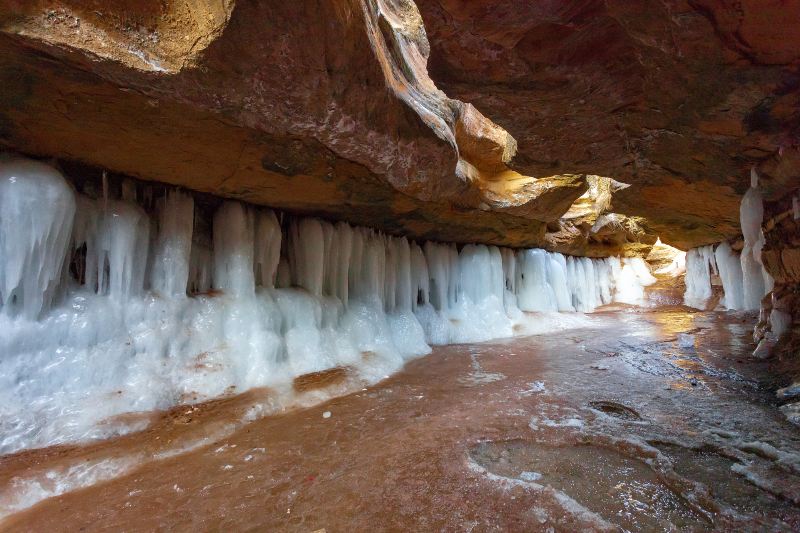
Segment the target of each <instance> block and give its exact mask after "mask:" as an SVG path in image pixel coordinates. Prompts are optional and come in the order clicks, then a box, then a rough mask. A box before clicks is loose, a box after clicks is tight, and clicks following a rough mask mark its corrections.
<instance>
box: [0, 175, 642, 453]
mask: <svg viewBox="0 0 800 533" xmlns="http://www.w3.org/2000/svg"><path fill="white" fill-rule="evenodd" d="M112 185H114V184H112ZM112 191H114V192H112ZM160 191H161V192H156V191H155V189H153V188H152V186H147V187H145V186H141V185H137V184H135V183H133V182H123V183H121V184H119V187H116V186H113V187H112V186H109V184H108V183H106V182H103V183H102V186H100V187H92V186H91V184H83V185H82V191H80V192H78V191H77V190H76V189H75V186H73V185H72V184H70V183H68V182H67V181H66V180H65V179H64V177H63V176H62V175H61V174H60V173H59V172H58V171H57V170H55V169H54V168H51V167H49V166H47V165H44V164H42V163H38V162H34V161H28V160H22V159H7V160H3V161H0V305H2V308H1V310H0V435H2V441H1V442H0V452H11V451H14V450H19V449H23V448H29V447H39V446H46V445H51V444H55V443H62V442H67V441H75V440H85V439H89V438H97V437H103V436H107V435H109V434H110V433H113V432H115V431H122V430H124V429H120V427H119V426H117V425H114V424H112V423H110V422H109V421H111V420H113V419H114V417H115V416H116V415H120V414H123V413H128V412H135V411H150V410H154V409H164V408H168V407H170V406H173V405H176V404H179V403H183V402H195V401H201V400H205V399H208V398H212V397H215V396H219V395H223V394H227V393H231V392H234V391H235V392H241V391H244V390H247V389H250V388H253V387H263V386H266V387H272V388H275V389H276V390H279V389H280V390H286V389H291V387H292V380H293V379H294V378H295V377H297V376H301V375H304V374H308V373H313V372H318V371H322V370H325V369H331V368H335V367H346V368H348V369H349V370H350V371H351V372H353V373H354V374H356V375H357V376H358V378H359V379H362V380H364V381H367V382H374V381H376V380H378V379H380V378H382V377H384V376H386V375H387V374H389V373H391V372H393V371H395V370H397V369H398V368H400V367H401V366H402V365H403V363H404V361H406V360H407V359H409V358H412V357H416V356H420V355H422V354H426V353H428V352H429V351H430V347H429V346H430V345H431V344H445V343H453V342H478V341H484V340H488V339H492V338H498V337H508V336H512V335H515V334H533V333H544V332H550V331H555V330H558V329H561V328H564V327H570V326H576V325H581V324H583V323H584V322H582V321H581V319H580V316H579V315H574V314H573V315H567V314H559V312H572V311H581V312H587V311H592V310H593V309H594V308H595V307H597V306H599V305H602V304H607V303H610V302H612V301H620V302H627V303H633V304H635V303H637V302H639V301H640V300H641V299H642V294H643V287H644V286H645V285H647V284H649V283H652V282H654V281H655V280H654V278H652V276H651V275H650V273H649V270H648V269H647V267H646V265H645V264H644V262H643V261H642V260H641V259H638V258H637V259H619V258H608V259H588V258H576V257H564V256H562V255H560V254H554V253H548V252H546V251H543V250H537V249H528V250H511V249H500V248H497V247H493V246H483V245H467V246H463V247H462V248H461V249H460V250H459V249H458V248H457V247H456V246H455V245H452V244H442V243H435V242H425V243H422V244H418V243H415V242H411V241H408V240H407V239H405V238H402V237H392V236H388V235H384V234H381V233H378V232H375V231H372V230H369V229H366V228H360V227H352V226H350V225H348V224H346V223H343V222H339V223H336V224H332V223H329V222H325V221H322V220H317V219H313V218H292V217H288V216H280V217H279V216H278V215H276V214H275V213H273V212H272V211H270V210H268V209H261V208H256V207H253V206H248V205H245V204H242V203H239V202H232V201H226V202H222V203H221V204H219V205H218V206H217V207H216V208H215V209H214V210H213V213H212V214H209V213H208V212H207V211H206V212H204V211H203V210H202V209H198V206H196V205H195V201H194V198H193V197H192V196H191V195H189V194H186V193H184V192H181V191H178V190H169V189H163V188H162V189H161V190H160Z"/></svg>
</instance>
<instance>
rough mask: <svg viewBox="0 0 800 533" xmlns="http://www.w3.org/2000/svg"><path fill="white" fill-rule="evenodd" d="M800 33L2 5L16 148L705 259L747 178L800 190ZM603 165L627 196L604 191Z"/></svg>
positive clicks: (3, 58) (617, 3) (407, 10)
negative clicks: (673, 249) (698, 252)
mask: <svg viewBox="0 0 800 533" xmlns="http://www.w3.org/2000/svg"><path fill="white" fill-rule="evenodd" d="M418 7H419V10H418ZM799 22H800V1H799V0H784V1H778V0H749V1H739V2H730V1H726V0H692V1H688V2H687V1H680V0H675V1H671V0H661V1H659V0H648V1H645V2H628V1H626V0H567V1H563V2H552V1H544V2H528V1H522V0H500V1H496V0H492V1H491V2H489V1H488V0H469V1H467V0H418V1H417V3H416V5H415V4H414V2H412V1H411V0H332V1H330V2H315V1H312V0H296V1H293V2H284V1H278V0H238V1H236V0H219V1H214V2H212V1H211V0H141V1H140V0H137V1H134V0H109V1H100V0H89V1H78V0H35V1H29V0H0V100H1V101H2V102H3V105H2V107H0V145H3V146H6V147H8V148H10V149H13V150H17V151H21V152H24V153H28V154H32V155H38V156H45V157H57V158H60V159H63V160H74V161H80V162H83V163H86V164H88V165H92V166H95V167H102V168H107V169H109V170H111V171H113V172H117V173H123V174H127V175H132V176H136V177H139V178H142V179H150V180H157V181H162V182H166V183H172V184H180V185H184V186H187V187H190V188H192V189H196V190H200V191H204V192H211V193H214V194H218V195H222V196H227V197H236V198H241V199H244V200H248V201H252V202H254V203H261V204H266V205H270V206H273V207H277V208H281V209H287V210H291V211H295V212H301V213H306V214H317V215H321V216H327V217H332V218H343V219H347V220H349V221H351V222H354V223H357V224H365V225H370V226H374V227H378V228H380V229H384V230H387V231H390V232H392V233H403V234H407V235H410V236H412V237H418V238H427V239H439V240H452V241H457V242H487V243H495V244H503V245H517V246H545V247H548V248H551V249H555V250H560V251H565V252H569V253H578V254H588V255H608V254H610V253H619V252H623V253H637V254H646V253H647V252H648V251H649V249H650V247H651V245H652V244H653V242H654V241H655V238H656V236H657V235H660V236H661V237H662V239H663V240H664V241H665V242H667V243H669V244H674V245H676V246H679V247H681V248H688V247H691V246H697V245H700V244H705V243H709V242H717V241H719V240H721V239H723V238H730V237H733V236H735V235H736V234H737V233H738V204H739V197H740V194H741V193H742V192H743V191H744V189H745V188H746V186H747V185H748V183H747V179H746V177H747V175H748V171H749V167H750V166H751V165H757V166H758V167H759V171H760V173H761V175H762V178H763V179H762V183H763V184H764V186H765V188H766V193H767V195H766V196H767V198H768V199H777V198H779V197H781V196H782V195H783V194H785V192H786V191H787V189H788V188H790V187H793V186H795V183H796V179H797V174H798V169H800V152H798V145H800V135H799V134H798V125H800V113H799V112H798V107H799V106H798V104H799V103H800V91H798V88H800V73H798V71H797V69H796V66H797V62H798V59H799V58H800V42H799V41H800V35H798V32H796V31H794V30H793V28H796V27H797V24H798V23H799ZM440 89H442V90H440ZM587 175H588V176H597V175H601V176H608V177H610V178H613V179H615V180H618V181H619V182H623V183H626V184H630V185H631V186H630V187H627V188H621V187H619V186H615V187H613V190H611V189H608V190H607V191H606V192H605V193H604V195H603V199H602V202H600V201H597V198H595V197H596V196H597V194H596V193H591V190H592V182H591V179H588V178H587V177H586V176H587ZM592 179H594V178H592ZM609 183H610V182H609ZM587 193H589V196H587ZM606 193H607V194H606ZM592 194H595V196H592ZM564 215H566V216H564Z"/></svg>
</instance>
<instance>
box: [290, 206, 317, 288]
mask: <svg viewBox="0 0 800 533" xmlns="http://www.w3.org/2000/svg"><path fill="white" fill-rule="evenodd" d="M289 235H290V237H289V250H290V252H289V258H290V266H291V269H292V279H293V281H294V284H295V285H297V286H298V287H303V288H304V289H306V290H307V291H308V292H310V293H311V294H313V295H315V296H319V295H321V294H322V282H323V273H324V268H325V234H324V233H323V230H322V223H321V222H320V221H319V220H316V219H313V218H303V219H300V220H293V221H292V224H291V226H290V234H289Z"/></svg>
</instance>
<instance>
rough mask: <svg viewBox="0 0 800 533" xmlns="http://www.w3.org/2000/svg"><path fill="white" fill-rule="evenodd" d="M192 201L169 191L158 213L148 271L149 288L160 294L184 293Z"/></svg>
mask: <svg viewBox="0 0 800 533" xmlns="http://www.w3.org/2000/svg"><path fill="white" fill-rule="evenodd" d="M193 221H194V200H193V199H192V197H191V196H190V195H188V194H186V193H184V192H182V191H178V190H170V191H168V192H167V195H166V197H165V198H164V200H163V203H162V205H161V206H160V209H159V213H158V239H157V241H156V245H155V251H154V254H153V265H152V271H151V274H150V286H151V288H152V289H153V290H154V291H155V292H157V293H159V294H161V295H162V296H184V295H185V294H186V286H187V283H188V281H189V263H190V259H191V248H192V230H193Z"/></svg>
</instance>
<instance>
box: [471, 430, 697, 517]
mask: <svg viewBox="0 0 800 533" xmlns="http://www.w3.org/2000/svg"><path fill="white" fill-rule="evenodd" d="M470 456H471V458H472V459H473V460H474V461H475V462H476V463H478V464H479V465H481V466H482V467H483V468H485V469H486V470H488V471H489V472H491V473H493V474H495V475H499V476H503V477H506V478H511V479H521V480H523V481H524V480H525V477H526V475H528V473H530V472H536V473H538V474H540V475H541V477H539V478H538V479H537V483H539V484H541V485H549V486H551V487H552V488H554V489H556V490H558V491H561V492H563V493H565V494H567V495H568V496H569V497H570V498H572V499H573V500H575V501H577V502H578V503H579V504H581V505H583V506H584V507H586V508H587V509H589V510H590V511H592V512H594V513H597V514H598V515H600V516H602V517H603V518H604V519H606V520H607V521H609V522H611V523H613V524H616V525H618V526H619V527H621V528H623V529H624V530H628V531H653V530H659V531H663V530H667V531H669V530H674V529H675V528H677V529H679V530H681V531H687V530H688V531H704V530H708V529H710V528H711V524H710V522H709V521H708V520H707V519H706V518H705V517H704V516H702V515H701V514H700V513H699V512H697V511H695V510H694V509H693V508H692V507H691V506H689V505H688V504H687V502H686V501H685V500H684V499H683V498H681V496H680V495H678V494H676V493H675V492H673V491H672V490H671V489H670V488H669V487H668V486H667V485H666V484H664V483H663V482H662V481H661V480H660V479H659V477H658V476H657V474H656V473H655V472H654V471H653V470H652V469H651V468H650V467H649V466H648V465H647V464H645V463H644V462H642V461H640V460H638V459H634V458H631V457H628V456H626V455H623V454H622V453H619V452H617V451H615V450H612V449H610V448H605V447H602V446H594V445H588V444H587V445H575V446H563V447H562V446H553V445H548V444H539V443H533V442H527V441H523V440H513V441H504V442H484V443H480V444H478V445H477V446H475V447H474V448H473V449H472V450H471V451H470Z"/></svg>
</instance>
